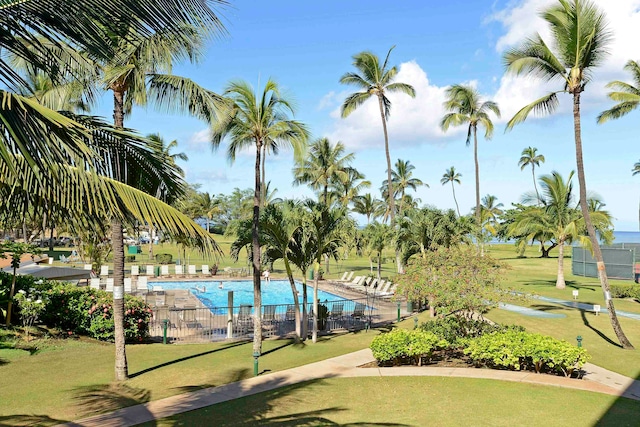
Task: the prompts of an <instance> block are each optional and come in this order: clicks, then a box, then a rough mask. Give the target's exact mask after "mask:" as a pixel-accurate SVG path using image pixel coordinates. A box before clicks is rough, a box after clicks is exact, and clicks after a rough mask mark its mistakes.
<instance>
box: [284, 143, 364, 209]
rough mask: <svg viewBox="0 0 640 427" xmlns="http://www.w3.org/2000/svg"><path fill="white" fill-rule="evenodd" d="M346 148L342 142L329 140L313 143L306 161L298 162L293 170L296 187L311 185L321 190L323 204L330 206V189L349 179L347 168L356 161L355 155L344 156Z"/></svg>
mask: <svg viewBox="0 0 640 427" xmlns="http://www.w3.org/2000/svg"><path fill="white" fill-rule="evenodd" d="M344 151H345V146H344V144H343V143H341V142H340V141H338V142H336V144H335V145H333V144H331V142H330V141H329V139H328V138H320V139H317V140H315V141H314V142H313V143H311V145H310V147H309V153H308V155H307V158H306V159H305V160H304V161H299V162H297V164H296V166H295V168H294V169H293V175H294V177H295V180H294V181H293V183H294V184H295V185H300V184H309V186H310V187H311V188H312V189H314V190H321V193H320V194H321V197H322V198H321V200H322V203H324V204H328V201H329V200H328V197H329V187H330V186H331V185H334V184H336V183H337V182H342V181H345V180H347V179H348V178H349V175H348V173H347V168H348V167H349V163H351V162H352V161H353V159H354V155H353V153H349V154H344Z"/></svg>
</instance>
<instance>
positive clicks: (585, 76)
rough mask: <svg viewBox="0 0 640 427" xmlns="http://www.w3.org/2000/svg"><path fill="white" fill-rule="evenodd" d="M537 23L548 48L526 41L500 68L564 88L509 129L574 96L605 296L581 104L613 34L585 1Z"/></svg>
mask: <svg viewBox="0 0 640 427" xmlns="http://www.w3.org/2000/svg"><path fill="white" fill-rule="evenodd" d="M541 17H542V18H543V19H544V20H545V21H546V23H547V24H548V25H549V28H550V30H551V33H550V34H551V42H550V43H547V42H545V41H544V40H543V39H542V37H541V36H540V35H539V34H538V35H535V36H534V37H530V38H528V39H527V40H525V41H524V42H523V43H522V45H521V46H518V47H515V48H512V49H510V50H508V51H507V52H506V53H505V55H504V62H505V65H506V67H507V72H508V73H511V74H515V75H525V76H533V77H539V78H541V79H543V80H544V81H554V80H557V81H559V82H562V88H561V89H560V90H558V91H554V92H551V93H549V94H547V95H544V96H543V97H541V98H539V99H537V100H535V101H533V102H532V103H531V104H529V105H527V106H525V107H523V108H522V109H521V110H520V111H518V112H517V113H516V114H515V116H513V118H512V119H511V120H509V122H508V123H507V129H512V128H513V127H514V126H515V125H517V124H519V123H522V122H523V121H524V120H526V118H527V117H528V116H529V114H530V113H531V112H532V111H533V112H535V113H543V114H544V113H552V112H554V111H555V109H556V108H557V106H558V94H559V93H567V94H570V95H571V96H572V99H573V124H574V138H575V146H576V166H577V172H578V182H579V184H580V198H579V200H580V208H581V210H582V215H583V216H584V219H585V222H586V227H587V230H588V232H589V239H590V240H591V247H592V250H593V255H594V258H595V259H596V262H597V265H598V277H599V279H600V285H601V287H602V291H603V292H604V293H605V295H609V280H608V277H607V271H606V268H605V264H604V261H603V258H602V250H601V249H600V244H599V243H598V237H597V235H596V231H595V228H594V226H593V223H592V221H591V215H590V212H589V207H588V205H587V185H586V179H585V174H584V160H583V155H582V131H581V123H580V98H581V95H582V92H584V90H585V87H586V85H587V84H588V83H589V81H590V80H591V77H592V76H593V69H595V68H596V67H597V66H599V65H601V64H602V62H603V61H604V58H605V57H606V56H607V54H608V49H609V46H610V42H611V33H610V31H609V30H608V29H607V23H606V17H605V14H604V13H603V12H602V11H601V10H600V9H599V8H598V7H597V6H596V5H595V4H594V3H593V2H591V1H589V0H559V1H558V3H557V4H555V5H552V6H550V7H548V8H546V9H545V10H544V11H543V12H542V13H541ZM606 304H607V310H608V313H609V319H610V321H611V326H612V327H613V330H614V331H615V334H616V336H617V338H618V340H619V341H620V344H621V345H622V346H623V347H624V348H633V346H632V345H631V342H630V341H629V339H628V338H627V337H626V335H625V334H624V331H623V330H622V327H621V326H620V322H619V321H618V317H617V315H616V311H615V307H614V304H613V300H612V299H610V298H607V300H606Z"/></svg>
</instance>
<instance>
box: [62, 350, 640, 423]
mask: <svg viewBox="0 0 640 427" xmlns="http://www.w3.org/2000/svg"><path fill="white" fill-rule="evenodd" d="M372 361H374V358H373V355H372V354H371V350H369V349H365V350H360V351H356V352H354V353H349V354H345V355H343V356H338V357H334V358H332V359H327V360H323V361H321V362H316V363H311V364H309V365H304V366H299V367H297V368H292V369H287V370H285V371H280V372H274V373H271V374H265V375H261V376H258V377H254V378H249V379H246V380H242V381H238V382H235V383H231V384H226V385H223V386H219V387H211V388H206V389H202V390H199V391H195V392H191V393H184V394H179V395H176V396H171V397H167V398H164V399H160V400H154V401H152V402H149V403H145V404H141V405H136V406H130V407H128V408H123V409H119V410H117V411H115V412H111V413H107V414H102V415H96V416H93V417H89V418H85V419H83V420H80V421H75V422H71V423H68V424H64V426H87V427H89V426H96V427H98V426H100V427H108V426H114V427H115V426H133V425H136V424H141V423H144V422H148V421H152V420H155V419H160V418H165V417H169V416H171V415H176V414H180V413H183V412H187V411H192V410H195V409H200V408H204V407H206V406H210V405H215V404H216V403H221V402H226V401H229V400H233V399H237V398H240V397H244V396H250V395H253V394H256V393H261V392H264V391H268V390H273V389H276V388H279V387H285V386H288V385H292V384H297V383H300V382H304V381H310V380H316V379H322V378H334V377H341V378H344V377H374V376H379V377H394V376H429V377H457V378H483V379H493V380H502V381H514V382H522V383H528V384H538V385H548V386H556V387H565V388H572V389H577V390H586V391H593V392H597V393H605V394H610V395H614V396H624V397H628V398H630V399H634V400H638V401H640V381H637V380H633V379H631V378H628V377H625V376H623V375H620V374H616V373H615V372H611V371H608V370H606V369H604V368H600V367H598V366H596V365H592V364H587V365H585V370H586V372H587V374H586V375H585V379H584V380H575V379H569V378H563V377H556V376H553V375H543V374H535V373H532V372H513V371H498V370H493V369H475V368H437V367H417V366H406V367H396V368H358V366H361V365H364V364H366V363H369V362H372Z"/></svg>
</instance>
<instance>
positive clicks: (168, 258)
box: [156, 254, 173, 264]
mask: <svg viewBox="0 0 640 427" xmlns="http://www.w3.org/2000/svg"><path fill="white" fill-rule="evenodd" d="M172 261H173V255H171V254H156V262H157V263H158V264H171V262H172Z"/></svg>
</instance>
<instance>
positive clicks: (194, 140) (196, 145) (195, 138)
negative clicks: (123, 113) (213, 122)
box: [185, 128, 211, 150]
mask: <svg viewBox="0 0 640 427" xmlns="http://www.w3.org/2000/svg"><path fill="white" fill-rule="evenodd" d="M210 142H211V130H210V129H209V128H205V129H201V130H199V131H197V132H194V133H193V134H191V136H190V137H189V139H188V140H187V142H186V143H185V145H186V146H187V148H189V149H192V150H202V149H203V148H205V147H206V148H209V146H210V145H209V144H210Z"/></svg>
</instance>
